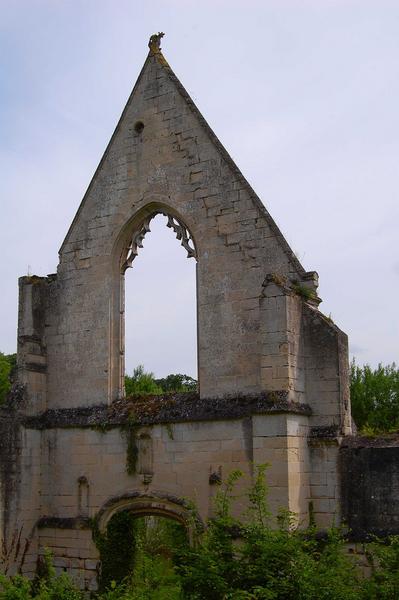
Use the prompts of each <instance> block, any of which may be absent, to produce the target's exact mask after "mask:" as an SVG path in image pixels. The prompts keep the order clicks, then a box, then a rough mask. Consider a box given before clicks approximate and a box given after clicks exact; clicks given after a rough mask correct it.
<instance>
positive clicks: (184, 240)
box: [122, 212, 197, 273]
mask: <svg viewBox="0 0 399 600" xmlns="http://www.w3.org/2000/svg"><path fill="white" fill-rule="evenodd" d="M157 214H161V215H164V216H165V217H167V219H168V222H167V224H166V225H167V227H170V228H171V229H173V231H174V232H175V234H176V238H177V239H178V240H180V243H181V245H182V246H183V248H184V249H185V250H186V251H187V258H196V257H197V253H196V250H195V246H194V242H193V239H192V237H191V235H190V233H189V231H188V229H187V227H186V226H185V225H183V223H181V221H179V219H177V218H176V217H173V216H172V215H168V214H167V213H163V212H162V213H157V212H156V213H152V214H151V215H149V216H148V217H146V218H145V219H144V221H143V223H142V225H141V227H140V229H139V230H138V231H137V232H136V233H134V234H133V238H132V241H131V243H130V245H129V247H128V250H127V256H126V260H125V261H124V263H123V264H122V272H123V273H124V272H125V271H126V269H129V267H131V266H132V263H133V261H134V259H135V258H136V256H137V255H138V249H139V248H142V247H143V240H144V237H145V235H146V234H147V233H148V232H149V231H151V229H150V222H151V221H152V219H153V218H154V217H156V215H157Z"/></svg>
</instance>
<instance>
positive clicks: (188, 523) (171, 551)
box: [95, 492, 201, 597]
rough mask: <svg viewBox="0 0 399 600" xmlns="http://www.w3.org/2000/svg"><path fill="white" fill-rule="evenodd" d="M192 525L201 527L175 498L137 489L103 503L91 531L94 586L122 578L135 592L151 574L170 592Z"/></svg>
mask: <svg viewBox="0 0 399 600" xmlns="http://www.w3.org/2000/svg"><path fill="white" fill-rule="evenodd" d="M193 523H196V525H195V527H199V526H200V525H201V524H200V521H199V520H198V517H197V516H196V515H194V514H193V512H192V510H190V508H189V507H188V506H187V505H186V504H185V502H184V501H183V500H179V499H177V498H172V497H168V496H163V495H161V494H159V495H156V496H154V495H152V496H146V495H145V494H142V493H139V492H137V493H130V494H125V495H124V496H121V497H117V498H114V499H111V500H110V501H108V502H107V504H106V505H105V506H104V507H103V509H102V510H101V511H100V513H99V515H98V529H97V532H96V534H95V538H96V544H97V547H98V549H99V551H100V565H101V566H100V589H102V590H105V589H107V588H109V587H110V585H111V584H112V582H115V583H116V584H120V583H122V582H124V583H125V584H126V585H130V586H134V588H135V589H136V590H137V588H139V587H140V585H145V586H148V578H151V577H153V578H154V585H162V586H166V587H168V586H170V592H171V594H172V591H173V592H175V591H176V590H177V589H178V588H179V585H180V584H179V576H178V573H177V570H176V567H177V566H178V562H179V561H181V557H182V556H184V555H185V554H186V553H187V550H188V548H189V545H190V538H191V537H192V535H191V534H192V531H191V530H192V527H193ZM162 589H163V588H162ZM173 597H174V596H173Z"/></svg>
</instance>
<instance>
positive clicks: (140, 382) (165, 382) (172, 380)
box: [125, 365, 197, 396]
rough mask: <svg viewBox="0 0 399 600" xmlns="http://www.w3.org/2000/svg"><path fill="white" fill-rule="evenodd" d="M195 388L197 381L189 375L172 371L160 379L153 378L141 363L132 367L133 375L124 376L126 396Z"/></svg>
mask: <svg viewBox="0 0 399 600" xmlns="http://www.w3.org/2000/svg"><path fill="white" fill-rule="evenodd" d="M196 389H197V381H196V380H195V379H193V378H192V377H190V376H189V375H182V374H181V373H177V374H173V373H172V374H171V375H167V377H164V378H162V379H155V376H154V373H151V372H147V371H145V370H144V366H143V365H138V367H136V368H135V369H134V371H133V375H126V376H125V390H126V396H133V395H135V394H168V393H172V392H192V391H195V390H196Z"/></svg>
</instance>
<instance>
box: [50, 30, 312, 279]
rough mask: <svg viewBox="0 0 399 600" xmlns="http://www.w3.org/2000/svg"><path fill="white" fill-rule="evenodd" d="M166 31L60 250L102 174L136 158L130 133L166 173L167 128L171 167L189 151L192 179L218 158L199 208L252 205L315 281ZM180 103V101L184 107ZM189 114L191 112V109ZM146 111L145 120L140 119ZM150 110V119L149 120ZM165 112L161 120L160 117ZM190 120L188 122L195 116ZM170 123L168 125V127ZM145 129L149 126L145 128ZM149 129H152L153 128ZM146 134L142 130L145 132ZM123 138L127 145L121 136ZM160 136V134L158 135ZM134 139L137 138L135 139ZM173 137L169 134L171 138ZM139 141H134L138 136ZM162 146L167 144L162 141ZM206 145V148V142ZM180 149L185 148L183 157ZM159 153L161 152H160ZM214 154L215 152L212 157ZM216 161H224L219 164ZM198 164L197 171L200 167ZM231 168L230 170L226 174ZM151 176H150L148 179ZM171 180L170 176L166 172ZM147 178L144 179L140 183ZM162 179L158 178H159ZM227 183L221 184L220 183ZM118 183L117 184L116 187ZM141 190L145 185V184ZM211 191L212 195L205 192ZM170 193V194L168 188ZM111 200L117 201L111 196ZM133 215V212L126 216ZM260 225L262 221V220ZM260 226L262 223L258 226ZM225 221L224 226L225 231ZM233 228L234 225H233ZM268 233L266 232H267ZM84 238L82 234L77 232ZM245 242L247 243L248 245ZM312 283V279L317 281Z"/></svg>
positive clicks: (144, 156) (154, 39) (296, 267)
mask: <svg viewBox="0 0 399 600" xmlns="http://www.w3.org/2000/svg"><path fill="white" fill-rule="evenodd" d="M162 37H163V34H157V35H153V36H151V38H150V42H149V48H150V50H149V53H148V56H147V59H146V61H145V63H144V65H143V68H142V70H141V72H140V75H139V77H138V79H137V82H136V84H135V86H134V88H133V91H132V93H131V95H130V97H129V99H128V102H127V104H126V106H125V108H124V110H123V112H122V115H121V117H120V119H119V122H118V124H117V126H116V128H115V131H114V133H113V135H112V137H111V140H110V142H109V144H108V146H107V148H106V150H105V152H104V155H103V157H102V159H101V161H100V163H99V166H98V168H97V170H96V172H95V174H94V176H93V179H92V181H91V183H90V185H89V187H88V190H87V192H86V194H85V196H84V198H83V200H82V202H81V205H80V207H79V209H78V211H77V213H76V215H75V218H74V220H73V222H72V224H71V226H70V228H69V231H68V233H67V235H66V237H65V240H64V242H63V244H62V246H61V249H60V255H62V254H63V253H64V252H65V251H68V243H70V242H71V240H73V239H74V237H75V236H74V232H75V229H77V228H79V222H80V220H82V221H85V215H84V214H83V213H84V209H85V205H86V203H90V200H89V199H90V196H91V195H93V194H95V192H96V190H95V189H94V188H95V187H96V183H97V180H98V179H101V175H102V173H103V172H104V171H105V170H107V172H108V170H109V169H112V164H111V163H113V167H114V173H113V175H114V179H117V178H119V177H120V169H121V164H122V163H123V158H124V157H125V158H126V164H128V163H129V155H130V158H132V153H131V150H132V148H130V149H129V148H128V146H129V137H130V136H131V135H132V133H133V135H134V133H135V134H136V136H137V137H139V136H140V142H141V144H142V146H141V147H140V145H138V144H136V145H135V152H134V159H135V161H137V162H139V161H141V162H143V161H148V164H147V165H146V171H147V172H148V171H149V170H151V169H152V172H153V177H152V179H153V182H154V181H155V180H156V179H157V178H158V180H159V179H160V177H161V170H162V162H163V161H162V152H161V147H162V148H164V146H165V144H164V141H165V132H166V130H167V134H166V135H167V136H168V137H172V138H174V139H173V140H172V145H173V147H174V148H173V149H174V150H176V149H177V152H176V153H175V156H174V157H173V159H172V160H171V159H170V158H168V159H167V167H169V168H170V167H171V166H172V167H173V163H174V164H175V165H176V166H177V165H179V166H180V165H181V163H182V160H181V159H182V156H181V154H183V155H185V158H186V159H187V160H186V161H185V162H186V165H187V166H189V167H191V173H192V176H191V177H192V179H193V180H195V179H198V180H199V179H200V173H201V172H202V173H203V171H201V169H202V167H203V166H204V165H203V164H201V163H204V162H205V163H206V162H209V161H210V160H212V159H213V161H214V163H215V164H214V165H212V167H213V172H212V173H211V174H209V175H210V177H208V181H207V182H206V183H207V187H208V190H207V189H202V190H198V186H195V189H194V199H196V200H197V204H198V206H199V207H201V206H202V207H205V208H206V209H207V212H208V214H209V212H211V213H212V214H213V215H214V216H215V217H217V216H218V211H219V216H220V217H222V216H223V215H226V214H228V213H229V210H230V209H233V210H234V211H235V212H238V208H237V207H239V206H240V204H241V206H248V205H250V208H252V209H253V210H255V211H256V212H257V215H256V218H257V219H261V220H262V221H263V220H264V222H265V226H267V227H268V228H269V229H270V232H268V234H269V236H270V237H274V239H275V242H276V243H277V245H278V246H279V247H280V249H281V252H282V253H283V254H284V255H285V261H284V262H286V265H285V267H286V268H285V269H283V271H287V268H288V271H289V272H290V273H291V275H292V276H293V277H294V278H295V277H296V278H298V279H305V280H308V281H310V280H312V281H316V279H315V277H314V273H313V272H312V273H311V274H306V272H305V270H304V268H303V267H302V265H301V264H300V262H299V260H298V259H297V257H296V255H295V254H294V252H293V251H292V250H291V248H290V246H289V244H288V243H287V241H286V240H285V238H284V236H283V235H282V233H281V231H280V229H279V228H278V226H277V225H276V223H275V221H274V220H273V218H272V217H271V216H270V214H269V213H268V211H267V210H266V208H265V206H264V204H263V203H262V201H261V200H260V199H259V197H258V196H257V194H256V193H255V191H254V190H253V189H252V187H251V186H250V184H249V183H248V181H247V180H246V179H245V177H244V176H243V174H242V173H241V171H240V169H239V168H238V167H237V165H236V164H235V163H234V161H233V159H232V158H231V157H230V155H229V154H228V152H227V151H226V149H225V148H224V146H223V145H222V143H221V142H220V140H219V139H218V138H217V136H216V135H215V133H214V132H213V130H212V129H211V127H210V126H209V125H208V123H207V122H206V120H205V119H204V117H203V116H202V114H201V113H200V111H199V109H198V108H197V106H196V105H195V103H194V102H193V100H192V98H191V97H190V95H189V94H188V92H187V91H186V89H185V88H184V87H183V85H182V84H181V82H180V81H179V79H178V78H177V76H176V75H175V73H174V72H173V70H172V69H171V67H170V66H169V64H168V62H167V61H166V59H165V57H164V55H163V54H162V52H161V49H160V41H161V38H162ZM179 105H180V106H179ZM187 113H188V114H187ZM140 115H142V120H137V119H138V118H139V117H140ZM144 115H145V123H144ZM160 116H161V119H159V117H160ZM187 117H191V121H192V122H191V123H190V122H189V123H187V121H190V119H189V118H187ZM165 123H166V124H167V127H165ZM141 126H144V128H143V130H142V131H141V132H139V130H138V128H140V127H141ZM144 129H145V130H146V131H144ZM149 131H150V133H148V132H149ZM140 134H141V135H140ZM121 138H123V142H124V143H123V144H121V141H122V139H121ZM157 138H158V139H157ZM132 141H133V140H132ZM170 141H171V140H170V139H169V142H170ZM157 142H158V144H159V146H158V150H159V152H158V153H157V152H155V153H154V152H153V145H154V144H157ZM133 144H134V141H133ZM144 145H147V146H149V147H150V149H151V150H150V153H148V152H146V151H145V149H144V147H143V146H144ZM161 145H162V146H161ZM201 146H202V147H201ZM193 148H195V150H196V152H194V153H193V154H190V150H192V149H193ZM178 150H181V152H180V156H179V152H178ZM115 153H116V154H118V158H119V161H118V162H117V163H115V158H116V156H115ZM157 154H158V155H157ZM212 155H213V156H212ZM217 162H220V163H222V164H221V165H216V163H217ZM196 166H198V170H196ZM226 171H228V174H227V173H226ZM137 174H138V173H133V172H132V173H131V177H130V182H129V181H128V180H126V184H127V185H126V187H125V188H123V187H119V188H117V189H118V190H119V192H122V191H123V190H124V191H127V190H128V188H129V183H130V185H131V186H136V185H137V183H138V182H137V179H136V178H135V175H136V176H137ZM221 175H222V176H223V182H221V181H220V176H221ZM228 175H230V178H231V184H232V185H231V186H230V187H232V188H233V189H229V192H236V193H235V194H234V193H230V194H228V196H230V198H231V200H230V199H229V197H228V196H227V197H226V194H225V190H224V189H223V188H226V176H228ZM147 179H148V180H149V179H151V176H149V177H148V178H147ZM148 180H147V182H146V183H147V185H146V186H145V187H146V188H147V189H146V190H143V195H147V196H149V195H150V193H151V192H150V188H151V187H156V186H151V183H150V181H148ZM165 180H166V175H165ZM99 183H100V185H102V186H104V183H105V182H104V180H102V179H101V181H100V182H99ZM140 183H142V182H140ZM158 183H159V181H158ZM221 183H222V184H223V185H220V184H221ZM114 187H115V186H114ZM141 189H142V188H141ZM166 191H167V192H172V193H173V192H174V191H175V190H174V189H173V186H172V185H171V186H169V189H168V190H166ZM207 191H209V194H208V195H206V193H207ZM168 196H169V193H168ZM109 201H110V202H112V197H111V195H110V196H109ZM98 208H99V209H100V210H99V213H98V216H99V217H101V216H103V206H101V207H98ZM126 216H127V218H128V219H130V218H131V215H130V214H129V215H126ZM257 225H258V224H257ZM259 228H260V227H259ZM223 229H226V228H223V226H222V227H221V230H222V231H223ZM231 229H233V228H231ZM262 233H263V234H264V231H263V232H262ZM78 237H81V235H78ZM243 246H245V244H243ZM312 285H313V284H312Z"/></svg>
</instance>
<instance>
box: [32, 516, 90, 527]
mask: <svg viewBox="0 0 399 600" xmlns="http://www.w3.org/2000/svg"><path fill="white" fill-rule="evenodd" d="M37 528H38V529H46V528H47V529H91V528H92V525H91V520H90V519H89V517H41V518H40V519H39V520H38V522H37Z"/></svg>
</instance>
